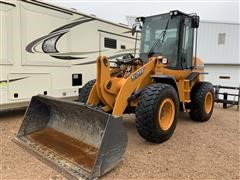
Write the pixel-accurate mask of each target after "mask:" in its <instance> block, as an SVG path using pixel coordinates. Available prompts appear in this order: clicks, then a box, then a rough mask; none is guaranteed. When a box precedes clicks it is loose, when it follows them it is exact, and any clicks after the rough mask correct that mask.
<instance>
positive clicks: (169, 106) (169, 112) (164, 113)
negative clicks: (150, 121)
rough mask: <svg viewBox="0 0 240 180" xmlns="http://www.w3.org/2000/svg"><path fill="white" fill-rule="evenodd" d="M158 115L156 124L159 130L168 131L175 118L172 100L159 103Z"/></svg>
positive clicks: (168, 99)
mask: <svg viewBox="0 0 240 180" xmlns="http://www.w3.org/2000/svg"><path fill="white" fill-rule="evenodd" d="M158 114H159V115H158V122H159V125H160V127H161V129H163V130H168V129H169V128H170V127H171V125H172V123H173V120H174V117H175V105H174V103H173V101H172V99H170V98H167V99H165V100H164V101H163V102H162V103H161V105H160V108H159V113H158Z"/></svg>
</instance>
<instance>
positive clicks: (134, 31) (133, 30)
mask: <svg viewBox="0 0 240 180" xmlns="http://www.w3.org/2000/svg"><path fill="white" fill-rule="evenodd" d="M136 32H137V25H136V24H134V25H133V27H132V36H134V34H135V33H136Z"/></svg>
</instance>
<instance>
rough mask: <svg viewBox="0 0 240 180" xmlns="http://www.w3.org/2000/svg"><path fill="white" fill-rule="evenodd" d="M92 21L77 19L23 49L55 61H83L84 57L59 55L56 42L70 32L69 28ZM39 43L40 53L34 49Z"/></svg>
mask: <svg viewBox="0 0 240 180" xmlns="http://www.w3.org/2000/svg"><path fill="white" fill-rule="evenodd" d="M93 20H94V19H93V18H87V17H81V18H78V19H76V20H74V22H71V23H69V24H67V25H64V26H61V27H59V28H57V29H55V30H53V31H52V32H50V33H49V34H48V35H45V36H42V37H40V38H38V39H36V40H34V41H32V42H30V43H29V44H28V45H27V46H26V48H25V49H26V51H27V52H29V53H46V54H48V55H50V56H51V57H53V58H57V59H61V60H76V59H85V58H86V57H80V56H78V57H75V56H71V55H70V53H68V54H69V55H68V56H65V55H61V53H60V52H59V50H58V49H57V42H58V41H59V40H60V39H61V37H62V36H63V35H65V34H66V33H68V32H69V31H70V30H71V28H73V27H75V26H78V25H80V24H83V23H87V22H90V21H93ZM41 43H42V52H39V51H38V50H37V49H36V47H37V46H38V45H39V44H41ZM50 53H54V55H51V54H50Z"/></svg>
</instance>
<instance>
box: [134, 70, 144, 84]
mask: <svg viewBox="0 0 240 180" xmlns="http://www.w3.org/2000/svg"><path fill="white" fill-rule="evenodd" d="M143 73H144V67H142V68H140V69H139V70H138V71H137V72H136V73H135V74H133V75H132V77H131V79H132V81H135V80H136V79H137V78H139V77H140V76H141V75H142V74H143Z"/></svg>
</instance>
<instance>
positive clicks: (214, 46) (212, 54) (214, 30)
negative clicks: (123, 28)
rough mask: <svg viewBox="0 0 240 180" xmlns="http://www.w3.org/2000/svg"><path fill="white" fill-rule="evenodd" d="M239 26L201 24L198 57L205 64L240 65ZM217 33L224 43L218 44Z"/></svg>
mask: <svg viewBox="0 0 240 180" xmlns="http://www.w3.org/2000/svg"><path fill="white" fill-rule="evenodd" d="M239 27H240V26H239V24H227V23H214V22H201V23H200V26H199V30H198V48H197V54H198V57H200V58H201V59H203V60H204V62H205V63H206V64H209V63H210V64H240V59H239V48H240V47H239V30H240V28H239ZM219 33H225V34H226V35H225V43H224V44H218V36H219Z"/></svg>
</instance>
